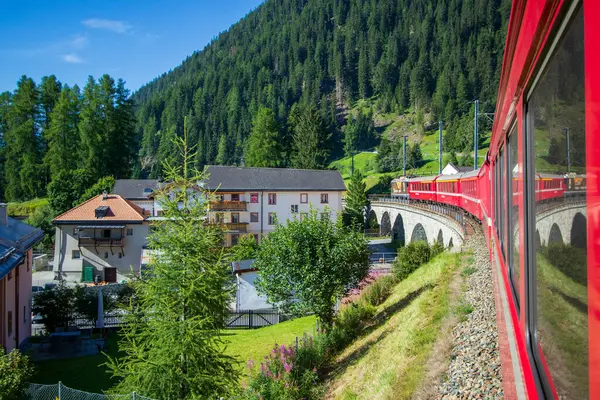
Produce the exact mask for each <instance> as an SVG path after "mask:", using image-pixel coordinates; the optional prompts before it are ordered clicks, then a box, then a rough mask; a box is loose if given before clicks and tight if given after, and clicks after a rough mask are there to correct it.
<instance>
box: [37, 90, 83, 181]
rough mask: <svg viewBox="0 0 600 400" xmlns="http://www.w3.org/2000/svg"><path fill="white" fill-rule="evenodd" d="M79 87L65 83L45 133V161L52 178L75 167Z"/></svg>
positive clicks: (77, 146)
mask: <svg viewBox="0 0 600 400" xmlns="http://www.w3.org/2000/svg"><path fill="white" fill-rule="evenodd" d="M80 96H81V94H80V92H79V87H77V85H75V86H74V87H73V88H72V89H71V88H70V87H69V86H68V85H65V86H64V87H63V89H62V91H61V93H60V96H59V99H58V102H57V103H56V105H55V107H54V110H53V111H52V116H51V118H52V123H51V124H50V128H49V129H48V131H47V134H46V140H47V141H48V152H47V153H46V156H45V162H46V165H47V166H48V168H49V169H50V176H51V177H52V178H54V177H56V176H58V175H59V174H60V173H61V172H62V171H65V172H68V171H71V170H74V169H76V168H77V163H78V151H79V150H80V147H79V129H78V125H79V107H80Z"/></svg>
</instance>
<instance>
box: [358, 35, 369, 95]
mask: <svg viewBox="0 0 600 400" xmlns="http://www.w3.org/2000/svg"><path fill="white" fill-rule="evenodd" d="M358 94H359V96H360V97H361V98H362V99H366V98H367V97H370V96H371V83H370V71H369V60H368V58H367V49H366V45H365V41H364V39H363V40H362V41H361V45H360V53H359V55H358Z"/></svg>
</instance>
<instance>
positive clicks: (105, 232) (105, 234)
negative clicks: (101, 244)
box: [102, 229, 110, 239]
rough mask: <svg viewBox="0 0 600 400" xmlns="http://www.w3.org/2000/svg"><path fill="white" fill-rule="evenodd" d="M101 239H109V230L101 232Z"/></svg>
mask: <svg viewBox="0 0 600 400" xmlns="http://www.w3.org/2000/svg"><path fill="white" fill-rule="evenodd" d="M102 237H103V238H104V239H110V229H104V230H102Z"/></svg>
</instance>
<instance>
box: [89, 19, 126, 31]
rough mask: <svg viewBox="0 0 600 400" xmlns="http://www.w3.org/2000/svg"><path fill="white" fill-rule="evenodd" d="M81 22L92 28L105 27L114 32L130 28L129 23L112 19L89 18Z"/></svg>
mask: <svg viewBox="0 0 600 400" xmlns="http://www.w3.org/2000/svg"><path fill="white" fill-rule="evenodd" d="M81 23H82V24H83V25H85V26H87V27H88V28H92V29H105V30H107V31H111V32H115V33H127V32H129V31H130V30H131V25H129V24H128V23H127V22H125V21H117V20H113V19H101V18H90V19H86V20H84V21H81Z"/></svg>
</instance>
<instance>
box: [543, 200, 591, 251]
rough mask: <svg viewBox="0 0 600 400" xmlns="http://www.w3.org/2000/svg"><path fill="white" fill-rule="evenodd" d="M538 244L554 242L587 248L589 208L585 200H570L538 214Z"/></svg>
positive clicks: (544, 244)
mask: <svg viewBox="0 0 600 400" xmlns="http://www.w3.org/2000/svg"><path fill="white" fill-rule="evenodd" d="M535 241H536V244H537V246H546V245H549V244H552V243H563V244H570V245H573V246H575V247H579V248H582V249H583V248H586V247H587V246H586V243H587V209H586V204H585V201H577V202H568V203H565V204H564V205H560V206H557V207H553V208H550V209H548V210H547V211H542V212H540V213H539V214H537V215H536V232H535Z"/></svg>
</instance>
